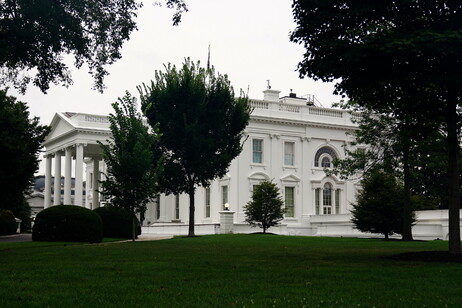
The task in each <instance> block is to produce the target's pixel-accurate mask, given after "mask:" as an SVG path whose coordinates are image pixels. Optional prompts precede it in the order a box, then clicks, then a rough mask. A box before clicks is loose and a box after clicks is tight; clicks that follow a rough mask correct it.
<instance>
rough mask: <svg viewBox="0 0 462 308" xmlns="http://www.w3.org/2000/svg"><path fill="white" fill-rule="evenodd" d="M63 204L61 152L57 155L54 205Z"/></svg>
mask: <svg viewBox="0 0 462 308" xmlns="http://www.w3.org/2000/svg"><path fill="white" fill-rule="evenodd" d="M60 204H61V152H56V154H55V185H54V201H53V205H60Z"/></svg>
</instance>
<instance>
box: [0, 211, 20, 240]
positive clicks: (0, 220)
mask: <svg viewBox="0 0 462 308" xmlns="http://www.w3.org/2000/svg"><path fill="white" fill-rule="evenodd" d="M16 230H17V224H16V219H15V218H14V214H13V212H12V211H10V210H0V235H10V234H15V233H16Z"/></svg>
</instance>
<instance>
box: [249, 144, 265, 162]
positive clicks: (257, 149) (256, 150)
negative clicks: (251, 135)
mask: <svg viewBox="0 0 462 308" xmlns="http://www.w3.org/2000/svg"><path fill="white" fill-rule="evenodd" d="M252 163H254V164H262V163H263V139H253V140H252Z"/></svg>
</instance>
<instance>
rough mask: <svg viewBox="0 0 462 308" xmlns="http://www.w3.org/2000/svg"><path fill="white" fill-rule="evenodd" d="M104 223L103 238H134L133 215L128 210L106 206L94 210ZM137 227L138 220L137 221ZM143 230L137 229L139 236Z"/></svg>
mask: <svg viewBox="0 0 462 308" xmlns="http://www.w3.org/2000/svg"><path fill="white" fill-rule="evenodd" d="M93 211H94V212H95V213H97V214H98V215H99V216H100V217H101V220H102V221H103V236H104V237H116V238H132V223H133V220H132V219H133V214H132V213H130V212H129V211H128V210H126V209H124V208H120V207H115V206H104V207H99V208H96V209H94V210H93ZM136 223H137V226H138V225H139V224H138V219H137V221H136ZM140 234H141V228H138V227H137V235H140Z"/></svg>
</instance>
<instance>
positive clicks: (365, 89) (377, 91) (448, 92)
mask: <svg viewBox="0 0 462 308" xmlns="http://www.w3.org/2000/svg"><path fill="white" fill-rule="evenodd" d="M293 13H294V18H295V22H296V23H297V28H296V29H295V30H294V32H293V33H292V34H291V40H292V41H294V42H297V43H300V44H303V45H304V46H305V48H306V53H305V55H304V58H303V60H302V62H300V63H299V66H298V69H299V72H300V75H301V76H309V77H313V78H315V79H322V80H324V81H333V80H338V82H337V85H336V91H337V93H341V94H346V95H348V96H349V97H350V98H351V99H353V100H354V101H356V103H357V104H359V105H362V106H366V107H367V108H369V109H372V110H374V111H381V112H394V113H395V114H397V115H401V116H402V118H401V119H406V120H407V121H410V122H414V123H422V122H423V121H435V122H436V123H440V124H442V125H441V126H440V127H444V129H445V133H446V140H447V150H448V179H449V180H448V207H449V251H450V252H451V253H461V244H460V213H459V209H460V185H459V165H458V160H459V158H458V156H459V137H458V134H459V131H460V128H461V121H460V104H461V102H462V75H461V74H460V72H461V71H462V54H461V53H460V50H461V47H462V18H461V16H462V2H460V1H451V0H448V1H433V0H383V1H359V0H326V1H320V0H294V2H293Z"/></svg>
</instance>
